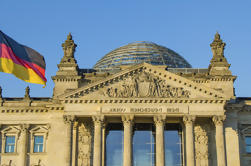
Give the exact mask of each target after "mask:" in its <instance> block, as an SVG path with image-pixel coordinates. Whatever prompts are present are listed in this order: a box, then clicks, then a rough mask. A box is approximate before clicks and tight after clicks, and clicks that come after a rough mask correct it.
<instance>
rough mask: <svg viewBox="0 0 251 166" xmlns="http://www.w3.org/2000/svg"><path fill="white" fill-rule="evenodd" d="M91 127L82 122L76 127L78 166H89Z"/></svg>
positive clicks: (88, 123)
mask: <svg viewBox="0 0 251 166" xmlns="http://www.w3.org/2000/svg"><path fill="white" fill-rule="evenodd" d="M91 130H92V125H91V124H90V122H82V123H80V124H79V125H78V131H79V132H78V165H81V166H90V165H91V151H92V147H91V144H92V134H91Z"/></svg>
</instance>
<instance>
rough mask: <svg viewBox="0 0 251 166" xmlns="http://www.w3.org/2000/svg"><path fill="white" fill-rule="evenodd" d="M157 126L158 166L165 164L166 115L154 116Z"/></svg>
mask: <svg viewBox="0 0 251 166" xmlns="http://www.w3.org/2000/svg"><path fill="white" fill-rule="evenodd" d="M153 120H154V122H155V126H156V166H164V165H165V151H164V124H165V120H166V116H162V115H157V116H154V118H153Z"/></svg>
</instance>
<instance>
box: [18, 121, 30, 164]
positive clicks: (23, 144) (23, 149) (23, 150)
mask: <svg viewBox="0 0 251 166" xmlns="http://www.w3.org/2000/svg"><path fill="white" fill-rule="evenodd" d="M28 129H29V125H28V124H22V125H21V135H20V138H19V139H20V144H19V145H20V148H19V153H20V158H19V161H18V165H26V158H27V140H28V139H27V137H28V134H27V133H28Z"/></svg>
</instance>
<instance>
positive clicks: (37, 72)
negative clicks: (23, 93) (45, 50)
mask: <svg viewBox="0 0 251 166" xmlns="http://www.w3.org/2000/svg"><path fill="white" fill-rule="evenodd" d="M45 66H46V65H45V61H44V57H43V56H42V55H40V54H39V53H38V52H37V51H35V50H33V49H31V48H29V47H27V46H24V45H21V44H19V43H18V42H16V41H15V40H13V39H12V38H10V37H9V36H7V35H6V34H4V33H3V32H2V31H0V72H5V73H11V74H13V75H15V76H16V77H17V78H19V79H21V80H24V81H26V82H30V83H36V84H43V85H45V84H46V81H47V80H46V78H45Z"/></svg>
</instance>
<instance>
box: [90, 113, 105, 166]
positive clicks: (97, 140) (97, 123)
mask: <svg viewBox="0 0 251 166" xmlns="http://www.w3.org/2000/svg"><path fill="white" fill-rule="evenodd" d="M92 120H93V123H94V148H93V166H101V161H102V157H101V149H102V148H101V143H102V142H101V128H102V123H103V120H104V116H93V117H92Z"/></svg>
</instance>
